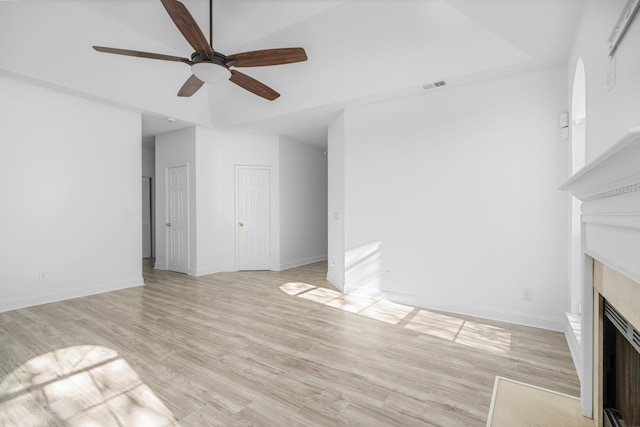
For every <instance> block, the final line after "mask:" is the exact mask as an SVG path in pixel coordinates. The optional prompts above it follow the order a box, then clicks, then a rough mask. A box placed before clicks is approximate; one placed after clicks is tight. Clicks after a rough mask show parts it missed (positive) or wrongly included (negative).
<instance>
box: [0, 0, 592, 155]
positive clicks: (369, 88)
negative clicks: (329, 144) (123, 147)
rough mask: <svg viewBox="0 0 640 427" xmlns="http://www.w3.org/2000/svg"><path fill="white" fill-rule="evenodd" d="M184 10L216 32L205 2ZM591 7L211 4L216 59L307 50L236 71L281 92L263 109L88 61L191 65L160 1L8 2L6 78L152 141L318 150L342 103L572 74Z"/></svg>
mask: <svg viewBox="0 0 640 427" xmlns="http://www.w3.org/2000/svg"><path fill="white" fill-rule="evenodd" d="M182 1H183V3H184V4H185V5H186V6H187V8H188V9H189V10H190V12H191V14H192V15H193V16H194V17H195V19H196V20H197V21H198V23H199V25H200V27H201V28H202V30H203V32H204V33H205V34H208V33H209V31H208V26H209V15H208V13H209V2H208V1H207V0H182ZM583 3H584V0H214V3H213V45H214V48H215V49H216V50H219V51H221V52H223V53H226V54H231V53H236V52H241V51H248V50H257V49H268V48H276V47H295V46H301V47H304V48H305V50H306V51H307V55H308V57H309V60H308V61H306V62H302V63H297V64H287V65H280V66H274V67H260V68H257V67H256V68H243V69H242V71H243V72H245V73H246V74H249V75H251V76H252V77H254V78H257V79H258V80H260V81H262V82H264V83H265V84H267V85H268V86H270V87H272V88H274V89H275V90H277V91H278V92H280V93H281V94H282V96H281V97H280V98H278V99H277V100H276V101H273V102H269V101H266V100H264V99H262V98H259V97H257V96H255V95H253V94H251V93H249V92H246V91H244V90H242V89H241V88H239V87H238V86H236V85H234V84H232V83H230V82H224V83H222V84H217V85H205V87H203V89H201V90H200V91H199V92H197V93H196V94H195V95H194V96H192V97H190V98H178V97H177V96H176V94H177V92H178V90H179V89H180V87H181V86H182V84H183V82H184V81H185V80H186V79H187V78H188V77H189V76H190V75H191V71H190V69H189V67H188V66H186V65H184V64H181V63H177V62H164V61H156V60H149V59H140V58H132V57H124V56H119V55H108V54H104V53H98V52H95V51H94V50H93V49H91V46H92V45H102V46H110V47H117V48H123V49H132V50H142V51H148V52H157V53H164V54H168V55H175V56H181V57H189V55H190V54H191V53H192V48H191V47H190V46H189V44H188V43H187V42H186V41H185V40H184V38H183V37H182V35H181V34H180V32H179V31H178V30H177V28H176V27H175V25H174V24H173V22H172V21H171V19H170V17H169V16H168V15H167V13H166V11H165V10H164V7H163V6H162V4H161V3H160V0H84V1H80V0H76V1H72V0H42V1H20V0H17V1H0V73H2V74H4V75H7V76H11V77H15V78H20V79H25V80H28V81H32V82H35V83H38V84H43V85H46V86H51V87H54V88H57V89H60V90H64V91H69V92H71V93H76V94H80V95H82V96H87V97H90V98H95V99H100V100H104V101H107V102H111V103H114V104H116V105H122V106H124V107H127V108H133V109H136V110H139V111H142V112H143V134H144V135H145V136H148V135H153V134H156V133H159V132H163V131H167V130H170V129H171V128H172V127H171V126H174V127H175V126H184V125H188V124H199V125H204V126H213V127H217V128H220V129H227V130H236V131H250V132H274V133H280V134H284V135H289V136H292V137H294V138H297V139H299V140H301V141H303V142H307V143H312V144H318V145H322V144H324V143H326V125H327V124H328V122H329V121H330V120H331V119H332V118H333V117H334V116H335V114H336V113H337V112H338V111H339V110H340V109H341V108H344V107H345V106H347V105H353V104H357V103H363V102H371V101H375V100H380V99H386V98H393V97H398V96H408V95H413V94H417V93H422V92H423V91H424V89H423V88H422V86H423V85H424V84H427V83H430V82H433V81H436V80H447V82H448V83H449V84H450V85H454V86H455V85H459V84H465V83H469V82H473V81H478V80H482V79H488V78H494V77H498V76H502V75H506V74H509V73H514V72H520V71H525V70H528V69H535V68H540V67H544V66H549V65H553V64H559V63H563V62H565V61H566V58H567V55H568V53H569V49H570V46H571V43H572V40H573V35H574V34H575V32H576V26H577V23H578V21H579V18H580V14H581V11H582V7H583ZM444 90H446V89H444ZM166 117H174V118H176V119H177V122H176V124H174V125H171V124H169V123H168V122H167V121H166V119H165V118H166Z"/></svg>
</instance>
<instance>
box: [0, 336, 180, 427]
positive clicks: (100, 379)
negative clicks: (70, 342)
mask: <svg viewBox="0 0 640 427" xmlns="http://www.w3.org/2000/svg"><path fill="white" fill-rule="evenodd" d="M45 407H46V408H49V410H50V412H51V413H52V414H53V415H54V416H55V417H57V421H62V422H63V423H64V424H68V425H82V426H93V425H96V426H101V425H136V426H138V425H140V426H157V425H165V424H168V423H170V422H174V421H175V418H174V416H173V413H172V412H171V411H170V410H169V409H168V408H167V407H166V406H165V405H164V403H163V402H162V401H161V400H160V399H159V398H158V397H157V396H156V395H155V394H154V393H153V391H152V390H151V389H150V388H149V387H148V386H147V385H146V384H144V382H142V381H141V380H140V378H139V377H138V375H137V374H136V372H135V371H134V370H133V369H132V368H131V366H129V364H128V363H127V362H126V361H125V360H124V359H122V358H121V357H120V356H119V355H118V353H116V352H115V351H113V350H110V349H108V348H105V347H101V346H90V345H85V346H74V347H67V348H62V349H58V350H55V351H52V352H50V353H46V354H43V355H40V356H38V357H35V358H33V359H31V360H30V361H28V362H27V363H25V364H23V365H21V366H20V367H19V368H17V369H15V370H14V371H12V372H11V373H10V374H9V375H8V376H7V377H6V378H5V379H4V381H3V382H2V383H1V384H0V425H31V426H47V425H51V424H54V422H53V421H52V420H51V418H50V415H48V414H47V413H45V411H44V410H43V408H45Z"/></svg>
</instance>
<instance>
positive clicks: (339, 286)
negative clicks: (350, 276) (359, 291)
mask: <svg viewBox="0 0 640 427" xmlns="http://www.w3.org/2000/svg"><path fill="white" fill-rule="evenodd" d="M327 281H328V282H329V283H331V284H332V285H333V286H334V287H335V288H336V289H337V290H339V291H340V292H343V291H344V281H342V280H340V279H338V278H337V277H333V276H331V274H330V273H327Z"/></svg>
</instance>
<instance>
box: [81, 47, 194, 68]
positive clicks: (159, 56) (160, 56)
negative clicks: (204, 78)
mask: <svg viewBox="0 0 640 427" xmlns="http://www.w3.org/2000/svg"><path fill="white" fill-rule="evenodd" d="M93 48H94V49H95V50H97V51H98V52H104V53H115V54H116V55H125V56H135V57H138V58H150V59H161V60H163V61H175V62H184V63H186V64H191V61H189V60H188V59H187V58H180V57H179V56H171V55H163V54H161V53H150V52H141V51H139V50H128V49H116V48H113V47H104V46H93Z"/></svg>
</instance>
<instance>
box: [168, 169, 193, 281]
mask: <svg viewBox="0 0 640 427" xmlns="http://www.w3.org/2000/svg"><path fill="white" fill-rule="evenodd" d="M188 176H189V175H188V169H187V166H186V165H185V166H174V167H167V169H166V177H167V178H166V189H165V191H166V193H165V194H166V213H165V219H166V222H165V228H166V233H165V235H166V254H167V255H166V256H167V270H171V271H176V272H178V273H187V271H188V269H189V183H188Z"/></svg>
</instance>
